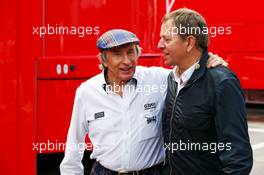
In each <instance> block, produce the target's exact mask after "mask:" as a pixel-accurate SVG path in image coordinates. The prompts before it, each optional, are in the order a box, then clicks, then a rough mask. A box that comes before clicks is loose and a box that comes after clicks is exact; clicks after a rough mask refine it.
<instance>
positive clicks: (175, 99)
mask: <svg viewBox="0 0 264 175" xmlns="http://www.w3.org/2000/svg"><path fill="white" fill-rule="evenodd" d="M197 80H198V79H195V80H194V81H193V82H191V83H189V84H187V85H186V86H184V87H183V88H182V89H185V88H187V87H189V86H190V85H192V84H193V83H195V82H196V81H197ZM177 88H178V84H177ZM182 89H181V90H180V91H179V93H178V95H177V92H176V95H175V98H174V101H173V108H172V112H171V118H170V134H169V140H170V144H171V135H172V119H173V114H174V109H175V105H176V104H175V103H176V101H177V96H179V94H180V92H181V91H182ZM169 165H170V175H172V166H171V152H169Z"/></svg>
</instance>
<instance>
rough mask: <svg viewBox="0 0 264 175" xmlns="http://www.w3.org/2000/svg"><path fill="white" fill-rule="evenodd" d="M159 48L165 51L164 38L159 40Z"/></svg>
mask: <svg viewBox="0 0 264 175" xmlns="http://www.w3.org/2000/svg"><path fill="white" fill-rule="evenodd" d="M158 48H159V49H164V48H165V44H164V41H163V39H162V38H161V39H160V40H159V43H158Z"/></svg>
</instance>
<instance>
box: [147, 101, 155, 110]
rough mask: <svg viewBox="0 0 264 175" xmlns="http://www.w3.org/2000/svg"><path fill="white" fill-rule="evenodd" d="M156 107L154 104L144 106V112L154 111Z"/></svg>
mask: <svg viewBox="0 0 264 175" xmlns="http://www.w3.org/2000/svg"><path fill="white" fill-rule="evenodd" d="M156 107H157V104H156V103H155V102H153V103H147V104H144V110H150V109H156Z"/></svg>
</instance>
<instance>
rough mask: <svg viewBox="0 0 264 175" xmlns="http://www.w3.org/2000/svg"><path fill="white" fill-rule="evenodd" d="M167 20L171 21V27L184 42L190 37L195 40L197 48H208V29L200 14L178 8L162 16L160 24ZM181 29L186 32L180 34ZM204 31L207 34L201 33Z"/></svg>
mask: <svg viewBox="0 0 264 175" xmlns="http://www.w3.org/2000/svg"><path fill="white" fill-rule="evenodd" d="M168 20H172V23H173V25H174V26H173V27H176V29H177V31H178V32H177V34H178V35H179V37H180V38H182V39H184V40H185V39H186V38H187V37H188V36H190V35H192V36H194V37H195V38H196V47H197V48H202V49H206V48H207V47H208V45H209V35H208V28H207V25H206V21H205V19H204V18H203V16H202V15H201V14H199V13H198V12H196V11H194V10H191V9H188V8H180V9H178V10H175V11H172V12H171V13H169V14H166V15H164V17H163V18H162V23H164V22H166V21H168ZM181 29H185V31H186V32H180V30H181ZM204 30H207V32H203V31H204Z"/></svg>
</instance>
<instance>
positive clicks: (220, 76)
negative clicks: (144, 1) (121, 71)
mask: <svg viewBox="0 0 264 175" xmlns="http://www.w3.org/2000/svg"><path fill="white" fill-rule="evenodd" d="M205 30H207V31H205ZM208 31H209V30H208V28H207V27H206V22H205V20H204V18H203V17H202V16H201V15H200V14H199V13H197V12H195V11H193V10H190V9H186V8H183V9H179V10H176V11H174V12H172V13H170V14H167V15H165V16H164V18H163V21H162V27H161V39H160V41H159V45H158V47H159V48H160V49H161V50H162V52H163V53H164V58H165V63H166V64H168V65H175V68H174V69H173V71H172V72H171V74H170V75H169V77H168V92H167V96H166V101H165V109H164V111H163V134H164V141H165V148H166V166H167V168H166V172H165V173H164V174H166V175H199V174H201V175H217V174H230V175H247V174H249V173H250V171H251V168H252V162H253V160H252V149H251V146H250V142H249V136H248V127H247V119H246V111H245V103H244V98H243V92H242V89H241V87H240V83H239V80H238V79H237V77H236V75H235V74H234V73H233V72H231V71H230V70H229V69H228V68H226V67H223V66H218V67H215V68H212V69H207V68H206V62H207V59H208V51H207V47H208V45H209V37H208Z"/></svg>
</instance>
